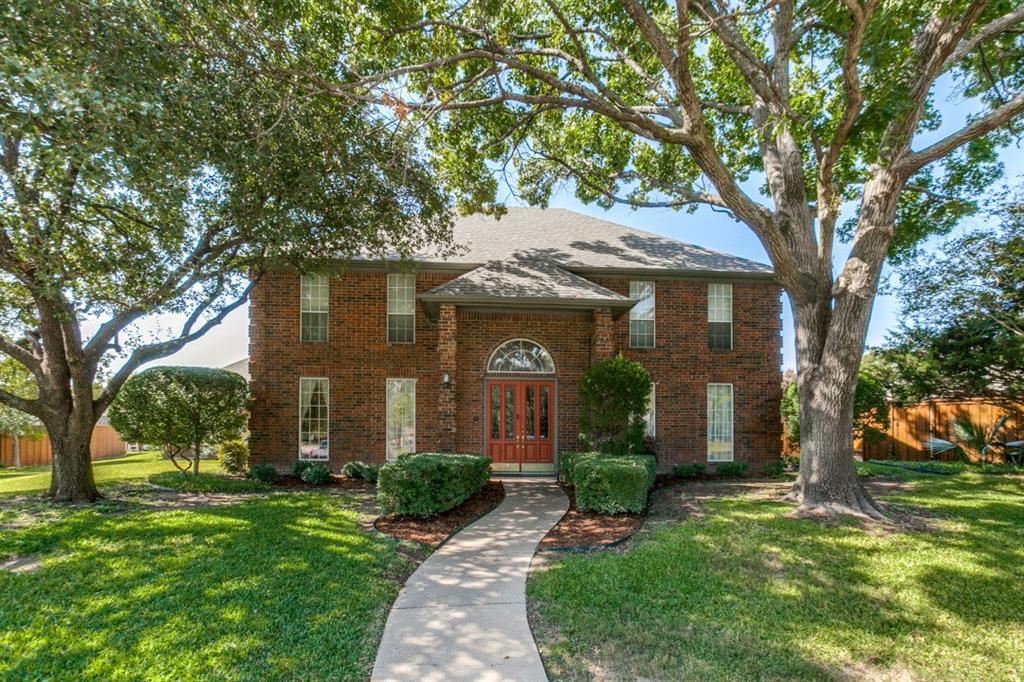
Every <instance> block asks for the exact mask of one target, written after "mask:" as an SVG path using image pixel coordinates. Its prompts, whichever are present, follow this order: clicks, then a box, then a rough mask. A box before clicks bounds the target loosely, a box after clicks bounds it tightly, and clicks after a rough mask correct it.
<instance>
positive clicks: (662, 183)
mask: <svg viewBox="0 0 1024 682" xmlns="http://www.w3.org/2000/svg"><path fill="white" fill-rule="evenodd" d="M289 6H293V3H289ZM1022 21H1024V5H1020V3H1019V2H1016V1H1015V0H992V1H989V0H960V1H957V2H939V1H937V0H921V1H919V2H881V1H880V0H844V1H843V2H820V1H797V0H771V1H769V2H762V1H761V0H749V1H747V2H732V1H729V0H676V1H675V2H666V1H665V0H507V1H505V2H492V1H490V0H468V1H467V2H457V3H453V2H449V1H448V0H433V1H429V2H423V3H413V2H398V3H383V4H374V5H369V6H366V5H360V10H359V11H355V10H353V11H351V12H348V13H346V14H345V22H346V23H344V25H342V22H334V23H330V24H326V25H324V26H322V27H321V30H323V32H324V36H326V39H327V40H334V41H336V44H337V45H338V46H339V47H338V52H339V53H343V56H342V58H341V63H342V64H343V65H344V67H345V73H346V77H344V78H340V79H332V80H324V79H323V78H322V77H318V76H316V74H313V76H312V77H308V76H304V75H303V71H304V67H303V65H302V59H303V58H302V55H301V53H300V52H299V51H296V50H292V49H291V47H290V45H289V44H288V43H287V42H285V41H279V42H277V43H275V45H277V46H278V48H279V49H278V50H277V51H275V53H274V54H275V57H281V56H282V55H291V56H292V57H293V61H292V64H291V66H290V67H288V68H278V67H275V66H274V65H273V64H267V65H265V68H263V72H264V73H276V75H277V76H278V77H280V78H281V79H282V82H286V83H296V82H298V83H304V84H305V85H306V86H307V87H309V88H310V90H311V91H319V92H323V93H327V94H330V95H333V96H336V97H339V98H342V99H349V100H355V101H372V102H377V103H381V104H385V105H389V106H391V107H392V109H393V111H394V112H395V113H396V115H397V116H398V117H399V118H401V119H403V120H406V121H408V122H410V123H411V124H412V125H413V126H415V127H417V128H419V129H422V130H425V131H427V135H426V141H427V144H428V145H429V148H430V150H431V152H432V154H433V157H434V161H435V162H436V164H437V166H438V168H439V169H440V170H441V175H442V177H443V178H444V180H446V181H447V182H448V184H449V186H451V187H452V188H454V190H455V191H456V193H457V197H456V198H457V201H458V203H459V205H460V208H463V209H478V208H489V207H492V208H493V204H492V203H491V202H493V200H494V198H495V192H496V190H497V187H498V181H497V178H496V176H497V175H498V174H500V173H502V172H505V171H506V170H509V169H511V172H510V173H509V176H510V177H511V178H512V181H513V182H515V183H516V184H517V185H518V188H519V191H520V192H521V194H522V196H523V197H525V198H526V199H527V200H528V201H530V202H533V203H536V204H542V205H543V204H544V203H545V202H547V201H548V199H549V197H550V196H551V194H552V192H553V191H554V189H555V188H557V187H560V186H562V185H563V184H565V183H571V186H572V187H574V189H575V192H576V194H577V196H578V197H580V198H581V199H583V200H584V201H590V202H597V203H598V204H603V205H610V204H612V203H615V202H622V203H626V204H629V205H631V206H635V207H643V206H661V207H671V208H678V209H690V208H693V207H695V206H699V205H707V206H710V207H711V208H712V209H714V210H717V211H724V212H727V213H729V214H731V215H732V216H733V217H734V218H735V219H736V220H738V221H740V222H742V223H743V224H745V225H746V226H748V227H749V228H750V229H751V230H752V231H753V232H754V233H755V234H756V235H757V237H758V238H759V240H760V242H761V244H762V245H763V246H764V248H765V251H766V252H767V253H768V256H769V258H770V259H771V262H772V264H773V265H774V268H775V272H776V277H777V279H778V281H779V282H780V283H781V284H782V286H784V287H785V289H786V291H787V293H788V295H789V301H790V304H791V308H792V313H793V317H794V320H795V328H796V346H797V364H798V369H797V373H798V378H797V381H798V386H799V394H800V413H801V415H800V416H801V423H802V424H803V425H804V428H803V429H801V448H800V449H801V453H802V455H803V457H802V461H801V469H800V476H799V479H798V483H797V486H796V490H795V492H796V493H797V495H798V496H799V498H800V500H801V502H802V507H803V508H805V509H808V510H813V509H818V510H825V511H839V512H852V513H855V514H864V515H869V516H876V517H879V516H882V512H881V510H880V509H879V508H878V507H877V505H875V503H874V502H873V501H872V499H871V498H870V497H869V496H868V495H867V493H866V492H865V490H864V488H863V486H862V485H861V483H860V481H859V480H858V478H857V475H856V470H855V467H854V463H853V453H852V448H851V438H850V429H851V425H852V423H853V403H854V389H855V386H856V381H857V369H858V365H859V363H860V358H861V353H862V350H863V346H864V340H865V335H866V330H867V324H868V318H869V316H870V312H871V308H872V303H873V301H874V298H875V295H876V291H877V286H878V282H879V275H880V272H881V270H882V267H883V263H884V262H885V260H886V258H887V257H892V256H900V255H905V254H906V253H908V252H910V251H912V250H913V248H914V245H915V244H916V243H917V242H918V241H919V240H920V239H921V238H922V237H923V236H925V235H927V234H929V233H934V232H936V231H944V230H949V229H950V228H951V227H952V226H953V225H954V224H956V222H957V221H958V220H959V219H960V218H961V217H962V216H963V215H965V214H967V213H969V212H971V211H972V210H973V209H974V204H973V202H972V200H971V198H972V197H973V196H976V195H977V194H978V193H980V192H982V191H983V190H984V188H985V186H986V185H987V184H988V183H990V182H991V181H992V180H993V179H994V178H996V177H997V176H998V175H999V174H1000V172H1001V169H1000V167H999V164H998V162H997V160H996V149H997V147H998V146H999V144H1001V143H1003V142H1004V141H1005V140H1006V138H1007V135H1008V132H1007V131H1008V130H1009V129H1010V126H1011V124H1013V123H1014V122H1015V121H1016V120H1017V119H1018V118H1019V117H1020V115H1021V113H1022V112H1024V68H1022V54H1024V49H1022V42H1024V39H1022V32H1021V22H1022ZM243 29H244V31H245V32H250V29H251V27H245V26H244V25H243ZM361 45H362V46H365V45H372V49H371V50H366V49H358V48H359V47H360V46H361ZM259 59H260V55H259V54H253V53H251V52H250V53H249V55H248V59H247V61H248V63H257V62H258V61H259ZM940 81H942V82H944V83H946V84H950V85H953V86H955V87H957V88H958V89H959V90H960V92H961V94H963V95H964V103H963V105H962V107H961V108H960V111H961V112H964V113H966V114H967V116H966V117H965V118H966V119H967V121H966V123H963V124H962V127H960V128H959V129H957V130H954V131H953V132H951V133H950V134H948V135H945V136H943V137H941V138H939V137H938V136H935V135H932V136H930V137H929V138H928V141H927V142H926V143H924V144H921V143H920V142H917V140H918V138H919V137H922V134H923V133H927V132H929V131H934V130H935V129H936V128H937V126H938V125H939V123H940V119H941V116H940V112H939V111H938V109H937V107H936V105H935V103H934V100H935V99H936V94H935V93H936V88H937V87H938V86H937V83H939V82H940ZM915 143H916V144H915ZM498 208H499V210H500V207H498ZM844 211H847V212H848V215H849V219H848V220H844V221H841V220H840V218H841V216H842V215H845V214H844ZM844 237H845V238H847V239H848V240H849V241H850V242H851V247H850V252H849V256H848V257H847V258H846V259H845V261H843V262H840V263H839V267H838V272H836V271H835V260H836V259H835V257H834V254H835V252H836V242H837V238H844Z"/></svg>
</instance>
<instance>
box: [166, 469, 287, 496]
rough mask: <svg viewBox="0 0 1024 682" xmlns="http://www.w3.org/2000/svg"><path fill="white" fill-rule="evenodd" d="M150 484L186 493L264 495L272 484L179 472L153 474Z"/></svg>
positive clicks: (201, 473) (219, 475) (218, 475)
mask: <svg viewBox="0 0 1024 682" xmlns="http://www.w3.org/2000/svg"><path fill="white" fill-rule="evenodd" d="M149 482H150V483H152V484H153V485H158V486H161V487H163V488H173V489H175V490H180V491H182V492H186V493H262V492H267V491H268V490H270V484H268V483H263V482H261V481H255V480H252V479H248V478H228V477H227V476H223V475H221V474H206V473H203V472H199V475H198V476H193V475H192V474H183V473H179V472H177V471H164V472H161V473H159V474H153V475H152V476H150V477H149Z"/></svg>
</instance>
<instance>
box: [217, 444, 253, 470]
mask: <svg viewBox="0 0 1024 682" xmlns="http://www.w3.org/2000/svg"><path fill="white" fill-rule="evenodd" d="M217 459H218V460H220V466H221V468H222V469H224V471H226V472H228V473H229V474H244V473H245V472H246V470H247V469H248V468H249V444H248V443H246V442H245V441H244V440H228V441H224V442H223V443H221V444H220V447H218V448H217Z"/></svg>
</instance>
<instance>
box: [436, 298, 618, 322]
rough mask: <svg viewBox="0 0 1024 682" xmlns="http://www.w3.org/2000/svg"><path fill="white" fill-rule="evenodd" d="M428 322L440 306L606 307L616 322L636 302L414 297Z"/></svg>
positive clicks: (602, 299) (580, 299) (599, 299)
mask: <svg viewBox="0 0 1024 682" xmlns="http://www.w3.org/2000/svg"><path fill="white" fill-rule="evenodd" d="M416 298H417V299H418V300H419V302H420V305H421V306H422V307H423V311H424V312H425V313H426V314H427V317H428V318H430V319H431V320H436V319H437V313H438V310H439V309H440V307H441V305H443V304H445V303H450V304H452V305H455V306H458V307H471V308H493V309H500V310H516V311H522V310H558V311H562V310H594V309H596V308H608V309H609V310H611V311H612V318H613V319H618V318H620V317H622V315H623V314H624V313H625V312H626V311H628V310H629V309H630V308H632V307H633V306H634V305H636V301H634V300H631V299H628V298H624V299H621V300H619V299H606V298H541V297H535V296H457V295H431V294H420V295H419V296H417V297H416Z"/></svg>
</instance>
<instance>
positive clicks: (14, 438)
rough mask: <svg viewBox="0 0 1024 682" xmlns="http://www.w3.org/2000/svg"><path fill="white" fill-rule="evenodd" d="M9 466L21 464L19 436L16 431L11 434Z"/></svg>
mask: <svg viewBox="0 0 1024 682" xmlns="http://www.w3.org/2000/svg"><path fill="white" fill-rule="evenodd" d="M11 466H13V467H14V468H15V469H17V468H18V467H20V466H21V437H20V436H19V435H18V434H16V433H12V434H11Z"/></svg>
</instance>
